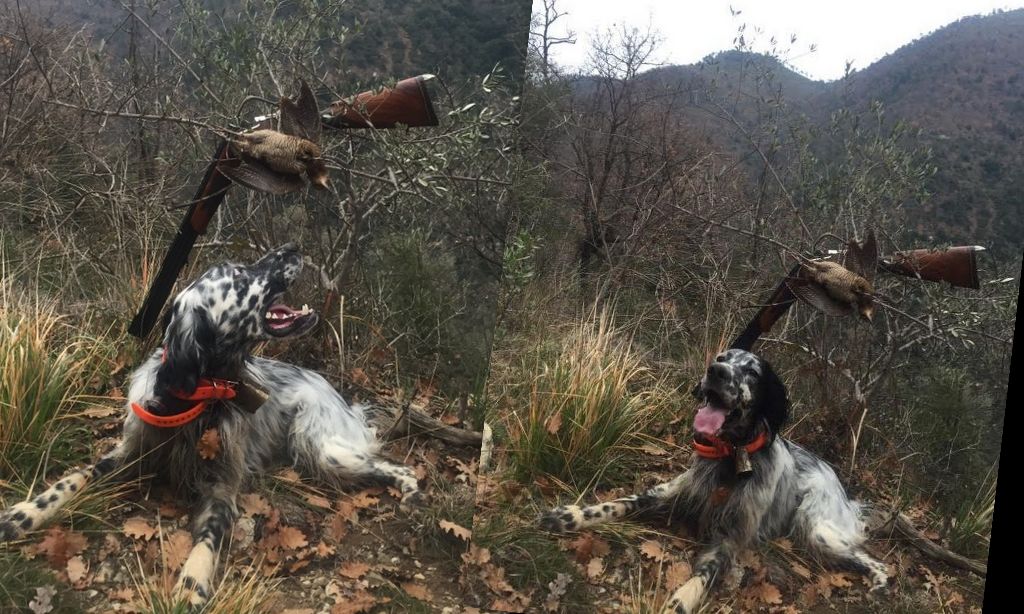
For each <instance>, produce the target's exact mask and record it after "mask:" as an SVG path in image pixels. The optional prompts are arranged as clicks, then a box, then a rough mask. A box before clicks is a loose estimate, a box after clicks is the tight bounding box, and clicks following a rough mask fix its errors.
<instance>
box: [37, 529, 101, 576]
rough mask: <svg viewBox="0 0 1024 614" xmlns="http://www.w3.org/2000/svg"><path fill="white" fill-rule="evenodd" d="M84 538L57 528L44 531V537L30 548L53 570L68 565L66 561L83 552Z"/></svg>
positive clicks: (78, 534)
mask: <svg viewBox="0 0 1024 614" xmlns="http://www.w3.org/2000/svg"><path fill="white" fill-rule="evenodd" d="M86 543H87V542H86V539H85V536H84V535H82V534H81V533H76V532H74V531H65V530H64V529H62V528H61V527H59V526H56V527H52V528H50V529H49V530H47V531H46V537H44V538H43V539H42V541H40V542H39V543H38V544H37V545H35V546H34V547H33V548H32V551H33V552H34V553H35V554H42V555H43V556H45V557H46V560H47V561H49V563H50V565H51V566H52V567H53V568H54V569H61V568H63V567H64V566H65V565H67V564H68V559H70V558H71V557H73V556H76V555H78V554H81V552H82V551H83V550H85V546H86Z"/></svg>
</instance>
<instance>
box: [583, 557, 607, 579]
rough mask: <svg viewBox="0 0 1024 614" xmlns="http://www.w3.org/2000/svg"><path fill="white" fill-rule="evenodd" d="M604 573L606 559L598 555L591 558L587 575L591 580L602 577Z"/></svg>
mask: <svg viewBox="0 0 1024 614" xmlns="http://www.w3.org/2000/svg"><path fill="white" fill-rule="evenodd" d="M603 573H604V559H603V558H601V557H599V556H597V557H594V558H592V559H590V562H589V563H587V577H588V578H590V579H591V580H596V579H598V578H600V577H601V574H603Z"/></svg>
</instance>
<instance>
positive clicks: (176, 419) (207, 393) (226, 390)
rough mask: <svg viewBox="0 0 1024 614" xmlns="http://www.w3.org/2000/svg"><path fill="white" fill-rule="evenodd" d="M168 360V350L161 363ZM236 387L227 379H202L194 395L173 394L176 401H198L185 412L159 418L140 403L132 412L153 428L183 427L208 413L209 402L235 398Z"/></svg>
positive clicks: (134, 405)
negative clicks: (205, 412)
mask: <svg viewBox="0 0 1024 614" xmlns="http://www.w3.org/2000/svg"><path fill="white" fill-rule="evenodd" d="M166 358H167V350H166V349H165V350H164V355H163V357H162V358H161V362H163V361H164V360H166ZM236 385H237V384H236V383H235V382H232V381H230V380H226V379H218V378H215V377H210V378H207V377H202V378H199V384H198V385H197V386H196V389H195V391H194V392H193V393H192V394H183V393H180V392H175V393H172V394H173V395H174V398H175V399H180V400H182V401H198V403H196V404H195V405H193V406H192V407H191V408H189V409H186V410H185V411H182V412H179V413H176V414H173V415H170V416H159V415H157V414H154V413H152V412H150V411H148V410H147V409H146V408H145V407H142V406H141V405H139V404H138V403H132V411H133V412H135V415H136V416H138V417H139V419H140V420H142V421H143V422H145V423H146V424H149V425H151V426H157V427H160V428H173V427H176V426H183V425H185V424H188V423H189V422H192V421H193V420H195V419H196V418H198V417H199V415H200V414H202V413H203V412H204V411H206V407H207V405H209V401H213V400H223V399H233V398H235V395H236V394H237V392H236V391H235V386H236Z"/></svg>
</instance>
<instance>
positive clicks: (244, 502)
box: [238, 492, 271, 516]
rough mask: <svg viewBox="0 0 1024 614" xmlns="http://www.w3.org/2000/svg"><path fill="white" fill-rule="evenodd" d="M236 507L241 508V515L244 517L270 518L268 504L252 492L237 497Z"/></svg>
mask: <svg viewBox="0 0 1024 614" xmlns="http://www.w3.org/2000/svg"><path fill="white" fill-rule="evenodd" d="M238 506H239V507H241V508H242V514H243V515H245V516H255V515H256V514H260V515H262V516H270V510H271V508H270V502H269V501H267V500H266V499H264V498H263V497H261V496H260V495H258V494H256V493H253V492H250V493H245V494H244V495H239V497H238Z"/></svg>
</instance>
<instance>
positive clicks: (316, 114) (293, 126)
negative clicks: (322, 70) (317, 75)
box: [280, 81, 320, 143]
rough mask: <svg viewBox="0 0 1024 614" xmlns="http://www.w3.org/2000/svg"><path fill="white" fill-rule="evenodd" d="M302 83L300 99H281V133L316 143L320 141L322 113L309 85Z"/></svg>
mask: <svg viewBox="0 0 1024 614" xmlns="http://www.w3.org/2000/svg"><path fill="white" fill-rule="evenodd" d="M300 83H301V85H300V86H299V97H298V99H296V100H294V101H293V100H292V99H291V98H281V105H280V106H281V113H280V131H281V132H283V133H285V134H290V135H292V136H297V137H299V138H303V139H306V140H307V141H313V142H314V143H316V142H318V141H319V139H320V111H319V109H317V105H316V96H314V95H313V90H311V89H309V84H308V83H306V82H305V81H300Z"/></svg>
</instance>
